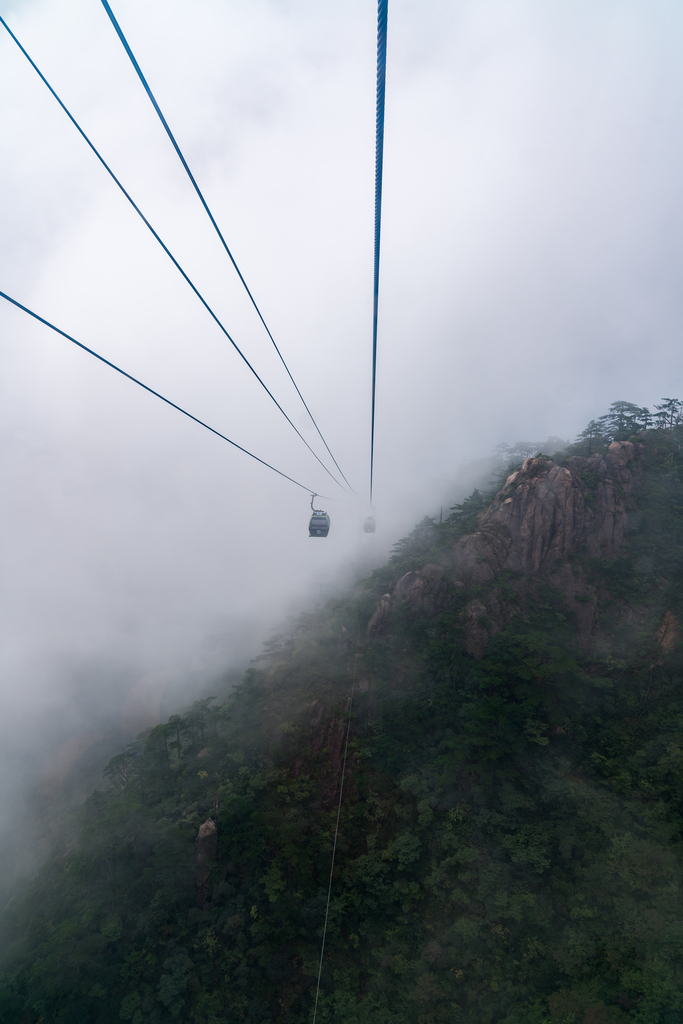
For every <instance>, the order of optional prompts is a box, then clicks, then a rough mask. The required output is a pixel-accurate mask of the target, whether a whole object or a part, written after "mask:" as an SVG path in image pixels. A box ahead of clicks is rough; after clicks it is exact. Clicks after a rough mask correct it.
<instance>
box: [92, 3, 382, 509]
mask: <svg viewBox="0 0 683 1024" xmlns="http://www.w3.org/2000/svg"><path fill="white" fill-rule="evenodd" d="M103 2H104V0H103ZM388 7H389V0H379V2H378V4H377V101H376V113H375V258H374V283H373V292H372V414H371V423H370V504H371V505H372V486H373V475H374V466H375V389H376V382H377V317H378V312H379V248H380V237H381V229H382V171H383V168H384V94H385V86H386V75H387V17H388Z"/></svg>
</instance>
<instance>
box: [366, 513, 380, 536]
mask: <svg viewBox="0 0 683 1024" xmlns="http://www.w3.org/2000/svg"><path fill="white" fill-rule="evenodd" d="M376 527H377V524H376V523H375V517H374V516H368V517H367V519H366V520H365V522H364V523H363V533H374V532H375V529H376Z"/></svg>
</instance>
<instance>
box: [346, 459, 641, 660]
mask: <svg viewBox="0 0 683 1024" xmlns="http://www.w3.org/2000/svg"><path fill="white" fill-rule="evenodd" d="M641 450H642V449H641V446H640V445H635V444H633V443H631V442H630V441H614V442H613V443H612V444H611V445H610V447H609V449H608V451H607V452H606V453H605V454H604V455H593V456H591V457H590V458H582V457H580V456H574V457H572V458H570V459H567V461H566V462H565V463H564V465H560V464H559V463H556V462H554V461H553V460H552V459H550V458H546V457H539V458H535V459H526V460H525V461H524V463H523V465H522V468H521V469H520V470H517V472H515V473H511V474H510V476H509V477H508V478H507V480H506V481H505V484H504V486H503V487H502V489H501V490H500V491H499V492H498V494H497V495H496V497H495V498H494V500H493V501H492V503H491V505H490V506H489V508H488V509H487V510H486V511H485V512H484V513H482V515H481V516H480V520H479V521H480V526H479V529H478V530H477V531H476V532H475V533H472V534H470V535H468V536H466V537H462V538H461V539H460V540H458V541H457V542H456V543H455V544H454V546H453V547H452V548H451V550H450V551H448V552H446V554H445V555H444V559H443V565H442V566H438V565H433V564H429V565H425V566H424V567H423V568H422V569H420V570H419V571H416V572H409V573H406V574H405V576H403V577H402V578H401V579H400V580H399V581H398V583H397V584H396V586H395V587H394V590H393V592H392V593H391V594H384V595H383V596H382V598H381V599H380V602H379V604H378V606H377V608H376V610H375V612H374V614H373V616H372V618H371V619H370V622H369V623H368V628H367V633H366V637H367V639H368V640H372V639H375V638H377V637H380V636H382V635H383V634H386V633H387V632H388V631H389V630H390V628H391V620H392V616H393V615H394V613H395V612H396V611H397V609H399V608H400V607H404V608H408V609H410V610H412V611H414V612H415V613H416V614H420V613H426V614H437V613H438V612H440V611H442V610H443V609H444V608H445V607H446V606H447V605H448V601H449V594H451V593H453V588H459V587H470V586H472V585H478V586H480V587H481V586H484V587H486V586H487V585H488V586H489V588H490V590H489V594H488V597H487V598H486V603H484V601H483V600H482V599H481V597H474V596H473V597H472V598H471V600H470V601H469V602H468V603H467V605H466V608H465V612H464V618H463V625H464V630H465V647H466V649H467V651H468V652H469V653H470V654H471V655H472V656H473V657H475V658H480V657H483V655H484V652H485V649H486V641H487V639H488V637H489V636H490V634H491V632H492V631H493V632H495V631H496V629H499V628H501V627H502V626H503V625H504V624H505V622H506V621H509V619H510V618H511V617H512V616H513V615H514V614H517V613H519V611H520V610H521V607H522V605H523V604H524V597H523V593H522V591H523V590H524V585H523V582H521V581H524V580H528V579H529V578H530V577H544V578H545V579H546V580H547V582H548V583H550V584H551V585H552V586H554V587H556V588H557V589H560V590H562V591H563V593H564V594H565V596H566V598H567V600H568V601H569V603H570V605H571V606H572V608H573V610H574V611H575V614H576V619H577V625H578V627H579V639H580V642H581V643H582V644H584V645H585V644H587V643H588V638H589V635H590V633H591V630H592V628H593V623H594V618H595V609H596V604H597V595H596V593H595V591H594V589H593V588H592V587H590V586H589V585H588V584H587V582H586V580H585V578H584V575H583V573H582V572H581V571H580V570H578V571H576V572H573V571H572V569H571V568H570V567H569V566H568V564H567V561H566V560H567V559H568V558H569V557H570V556H571V555H573V554H578V553H579V552H584V553H586V554H588V555H593V556H597V557H601V558H613V557H615V556H617V555H618V554H620V552H621V550H622V546H623V543H624V540H625V537H626V533H627V530H628V526H629V515H633V513H634V511H635V491H636V489H637V486H638V483H639V480H640V477H641V469H640V466H639V455H640V452H641ZM504 570H509V571H511V572H513V573H514V574H515V575H516V576H517V577H518V579H519V580H520V584H519V586H518V591H519V593H518V600H517V601H514V600H513V601H510V600H508V601H507V603H506V604H505V603H504V602H502V601H501V600H500V599H499V596H498V595H497V594H496V590H497V589H499V588H496V587H495V586H494V584H495V582H496V580H497V578H498V577H499V576H500V574H501V573H502V572H503V571H504Z"/></svg>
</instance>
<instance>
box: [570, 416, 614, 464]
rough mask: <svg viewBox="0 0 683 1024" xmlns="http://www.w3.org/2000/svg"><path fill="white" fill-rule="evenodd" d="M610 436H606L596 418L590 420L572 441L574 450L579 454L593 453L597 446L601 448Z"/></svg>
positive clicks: (589, 454) (588, 454)
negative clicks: (573, 441)
mask: <svg viewBox="0 0 683 1024" xmlns="http://www.w3.org/2000/svg"><path fill="white" fill-rule="evenodd" d="M609 440H610V438H609V437H608V436H607V433H606V432H605V429H604V427H603V426H602V424H600V423H599V422H598V420H591V421H590V423H589V424H588V426H587V427H586V429H585V430H582V431H581V433H580V434H579V435H578V437H577V438H576V441H575V443H574V450H576V451H578V454H579V455H587V456H589V457H590V456H591V455H593V454H594V453H595V452H596V451H597V450H598V449H599V448H603V447H604V446H605V445H606V444H608V443H609Z"/></svg>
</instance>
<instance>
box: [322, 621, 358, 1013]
mask: <svg viewBox="0 0 683 1024" xmlns="http://www.w3.org/2000/svg"><path fill="white" fill-rule="evenodd" d="M359 644H360V626H359V627H358V636H357V638H356V656H355V658H354V661H353V682H352V683H351V697H350V698H349V716H348V719H347V721H346V743H345V745H344V760H343V761H342V772H341V783H340V786H339V806H338V807H337V825H336V827H335V830H334V845H333V847H332V863H331V865H330V883H329V885H328V887H327V906H326V907H325V924H324V925H323V941H322V946H321V947H320V964H319V966H318V984H317V986H316V990H315V1007H314V1009H313V1024H315V1018H316V1017H317V1015H318V996H319V995H320V979H321V977H322V973H323V956H324V954H325V938H326V937H327V919H328V917H329V915H330V898H331V896H332V873H333V871H334V857H335V854H336V852H337V838H338V836H339V818H340V816H341V809H342V797H343V796H344V776H345V775H346V755H347V754H348V752H349V732H350V731H351V710H352V708H353V693H354V690H355V688H356V670H357V668H358V646H359Z"/></svg>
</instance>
